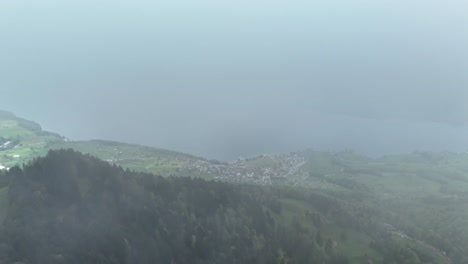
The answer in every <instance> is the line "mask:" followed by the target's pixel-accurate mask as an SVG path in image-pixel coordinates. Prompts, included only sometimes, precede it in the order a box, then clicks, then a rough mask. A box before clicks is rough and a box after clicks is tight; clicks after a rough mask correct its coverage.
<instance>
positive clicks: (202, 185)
mask: <svg viewBox="0 0 468 264" xmlns="http://www.w3.org/2000/svg"><path fill="white" fill-rule="evenodd" d="M4 177H7V178H9V179H10V184H9V189H8V192H7V199H8V202H7V204H8V208H5V209H4V212H6V214H5V215H4V216H3V217H4V219H5V220H4V225H3V228H1V229H0V232H1V233H0V262H2V263H14V262H18V261H21V262H23V263H416V264H417V263H448V261H446V260H445V259H444V258H442V257H440V256H438V255H437V254H434V253H432V252H431V251H430V250H427V249H426V248H425V245H421V244H420V243H419V242H417V241H410V240H402V239H401V238H399V237H398V236H395V235H393V233H392V232H390V231H389V230H388V227H385V226H384V225H382V224H380V223H379V221H376V220H375V219H374V218H373V217H372V216H373V215H375V216H377V215H378V214H379V212H376V211H375V209H373V208H372V207H365V206H363V205H359V204H353V203H349V202H347V201H346V200H345V199H337V198H334V197H332V196H330V195H329V194H327V193H323V192H318V191H305V190H304V191H299V190H297V189H291V188H287V187H274V188H272V187H265V186H258V185H237V184H229V183H223V182H214V181H205V180H202V179H196V178H195V179H194V178H186V177H170V178H163V177H159V176H154V175H151V174H146V173H136V172H130V171H128V170H127V171H125V170H123V169H121V168H119V167H116V166H113V165H110V164H108V163H106V162H104V161H101V160H98V159H96V158H94V157H92V156H89V155H83V154H80V153H78V152H75V151H73V150H60V151H50V152H49V153H48V155H47V156H46V157H44V158H39V159H36V160H35V161H34V162H32V163H31V164H30V165H27V166H25V167H24V168H23V169H20V168H18V167H13V168H11V169H10V170H9V171H8V172H7V174H6V175H4Z"/></svg>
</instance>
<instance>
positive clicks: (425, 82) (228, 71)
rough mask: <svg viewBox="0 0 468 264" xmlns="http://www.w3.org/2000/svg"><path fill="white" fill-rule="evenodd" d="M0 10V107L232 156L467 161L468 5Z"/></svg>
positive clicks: (87, 133) (23, 5)
mask: <svg viewBox="0 0 468 264" xmlns="http://www.w3.org/2000/svg"><path fill="white" fill-rule="evenodd" d="M182 2H183V4H181V3H176V2H174V1H157V2H150V1H143V0H139V1H131V2H130V1H80V2H79V3H64V2H60V1H50V0H47V1H37V2H33V3H31V2H29V1H22V0H17V1H8V2H7V1H3V2H2V3H0V33H1V36H0V38H1V39H0V40H1V41H0V98H1V103H0V109H3V110H7V111H12V112H14V113H16V114H17V115H18V116H22V117H24V118H28V119H31V120H34V121H36V122H38V123H40V124H41V125H42V126H43V128H44V129H45V130H48V131H52V132H57V133H60V134H61V135H64V136H66V137H69V138H70V139H74V140H88V139H96V138H99V139H109V140H117V141H123V142H130V143H137V144H144V145H151V146H155V147H160V148H167V149H172V150H178V151H183V152H188V153H191V154H195V155H200V156H203V157H207V158H216V159H223V160H227V159H233V158H236V157H239V156H252V155H257V154H262V153H272V152H284V151H294V150H298V149H304V148H313V149H319V150H330V151H339V150H354V151H356V152H358V153H362V154H366V155H383V154H392V153H401V152H410V151H414V150H433V151H440V150H448V151H465V150H467V149H468V128H467V125H468V114H467V113H468V109H467V108H468V102H467V101H468V90H467V89H466V87H468V86H467V85H468V76H467V75H466V72H468V52H467V49H466V47H468V31H467V30H466V28H467V27H468V16H466V14H465V13H466V12H465V10H468V4H466V3H464V2H462V1H459V2H440V1H421V0H418V1H392V2H388V1H338V0H336V1H312V2H311V1H300V0H293V1H262V0H254V1H209V0H204V1H193V0H186V1H182Z"/></svg>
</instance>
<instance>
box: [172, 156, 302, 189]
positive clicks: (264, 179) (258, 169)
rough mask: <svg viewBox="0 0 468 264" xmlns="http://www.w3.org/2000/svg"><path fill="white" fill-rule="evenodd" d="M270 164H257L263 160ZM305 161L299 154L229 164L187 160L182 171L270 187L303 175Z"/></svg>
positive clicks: (241, 160)
mask: <svg viewBox="0 0 468 264" xmlns="http://www.w3.org/2000/svg"><path fill="white" fill-rule="evenodd" d="M265 158H266V159H271V160H269V162H265V164H263V163H262V162H257V161H258V160H261V159H265ZM304 164H305V159H304V157H302V156H301V155H299V154H296V153H289V154H281V155H271V156H260V157H256V158H251V159H244V158H239V159H237V160H236V161H233V162H230V163H227V164H216V163H212V162H209V161H204V160H187V161H186V162H185V163H184V165H183V166H182V168H181V169H182V170H184V171H188V172H191V173H196V174H200V175H211V176H213V178H214V179H218V180H225V181H233V182H247V183H255V184H262V185H269V184H271V182H272V179H274V178H279V177H289V176H292V175H297V174H299V173H301V167H302V165H304Z"/></svg>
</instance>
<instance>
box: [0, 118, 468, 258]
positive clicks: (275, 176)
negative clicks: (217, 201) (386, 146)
mask: <svg viewBox="0 0 468 264" xmlns="http://www.w3.org/2000/svg"><path fill="white" fill-rule="evenodd" d="M0 136H1V139H2V144H1V146H3V148H2V149H0V166H2V167H3V172H6V168H10V167H13V166H15V165H22V164H28V163H29V162H31V161H32V160H33V159H34V157H39V156H44V155H46V153H47V151H49V150H51V149H68V148H72V149H74V150H77V151H80V152H82V153H88V154H91V155H93V156H95V157H98V158H99V159H101V160H104V161H106V162H109V163H110V164H113V165H117V166H121V167H122V168H123V169H130V171H137V172H142V173H153V174H156V175H162V176H166V177H167V176H170V175H174V176H190V177H195V178H203V179H213V180H216V181H222V182H229V183H236V184H245V183H253V184H256V185H262V186H267V187H264V188H274V189H275V188H279V189H281V190H283V191H282V194H283V195H284V192H285V191H284V190H288V191H287V193H289V192H291V193H292V194H291V195H292V197H284V196H278V197H276V198H275V199H277V200H278V201H280V204H281V205H282V208H283V213H284V215H283V216H282V219H283V220H281V221H282V222H284V221H286V222H289V221H291V219H290V217H292V216H291V215H289V213H291V214H292V215H296V216H297V217H299V218H301V217H302V216H301V215H303V214H304V212H307V211H310V212H312V211H315V210H316V209H317V208H316V207H314V206H313V205H311V201H310V199H309V198H310V197H315V195H319V197H328V198H330V199H332V200H333V201H334V202H336V203H338V204H339V205H340V210H339V212H338V213H337V212H333V213H332V214H330V215H328V213H329V212H328V211H327V213H324V212H320V213H321V215H322V216H323V219H326V221H325V222H327V223H329V225H325V226H326V227H324V228H323V229H322V230H321V234H326V235H327V237H329V238H330V239H331V240H332V241H335V242H336V241H341V240H342V238H343V237H345V238H346V239H344V240H346V242H342V243H338V242H337V247H336V249H337V252H339V253H340V254H343V255H345V256H347V257H350V256H354V257H350V258H349V260H350V261H351V263H360V262H359V261H358V260H357V259H361V258H360V257H362V255H363V254H364V255H365V254H367V256H368V257H370V258H372V257H371V256H373V258H372V259H374V261H375V262H374V263H381V262H379V261H383V260H384V259H385V254H395V253H394V252H393V253H391V252H392V251H389V252H387V251H385V250H396V249H397V248H399V247H404V248H406V247H409V249H410V250H411V251H412V252H413V253H415V254H416V256H417V257H418V259H419V260H420V261H421V263H429V261H428V260H429V259H430V260H431V261H432V263H461V264H464V263H468V254H467V253H466V252H468V228H466V227H467V226H468V212H467V211H466V208H465V205H466V203H467V202H468V154H466V153H450V152H444V153H442V152H441V153H430V152H415V153H411V154H404V155H392V156H384V157H381V158H368V157H364V156H360V155H357V154H355V153H352V152H336V153H332V152H318V151H312V150H307V151H298V152H294V153H284V154H269V155H262V156H258V157H251V158H240V159H238V160H235V161H232V162H219V161H209V160H206V159H203V158H199V157H195V156H192V155H188V154H183V153H179V152H174V151H169V150H161V149H157V148H152V147H145V146H139V145H132V144H125V143H119V142H110V141H103V140H93V141H79V142H77V141H69V140H67V139H66V138H64V137H61V136H59V135H56V134H53V133H49V132H44V131H42V129H41V128H40V126H39V125H38V124H36V123H34V122H31V121H27V120H24V119H21V118H18V117H16V116H14V115H12V114H9V113H2V114H1V115H0ZM7 142H9V143H8V144H6V143H7ZM1 173H2V169H0V219H2V218H4V217H6V214H7V209H6V208H7V207H8V204H9V203H8V202H7V201H6V200H7V198H6V197H7V194H8V190H9V182H10V181H11V179H10V177H11V175H10V174H8V173H7V175H6V176H1ZM8 175H10V176H8ZM85 186H87V185H85ZM233 188H234V187H233ZM252 188H253V187H252ZM262 190H265V189H262ZM274 195H278V194H277V193H275V194H274ZM298 197H299V198H298ZM301 197H302V198H301ZM304 197H306V198H304ZM328 198H327V199H328ZM319 199H322V198H319ZM312 204H313V203H312ZM311 206H312V207H313V208H311ZM314 208H315V209H314ZM322 209H323V208H322ZM288 212H289V213H288ZM288 215H289V216H288ZM342 218H344V219H348V218H350V219H352V220H349V221H351V222H354V223H355V224H353V225H352V226H348V225H347V224H346V223H345V222H346V221H343V220H341V219H342ZM287 219H290V220H287ZM296 220H297V219H296ZM296 220H295V221H296ZM305 225H307V224H305ZM315 231H317V230H315ZM343 234H344V235H343ZM382 237H385V241H382ZM388 241H393V242H395V243H396V245H393V244H392V245H393V246H389V248H386V249H384V248H383V245H386V246H387V244H386V243H387V242H388ZM393 242H391V243H393ZM388 243H390V242H388ZM376 248H377V249H378V250H377V249H376ZM383 263H385V262H383ZM397 263H400V262H397ZM415 263H418V262H415Z"/></svg>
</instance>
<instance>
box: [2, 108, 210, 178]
mask: <svg viewBox="0 0 468 264" xmlns="http://www.w3.org/2000/svg"><path fill="white" fill-rule="evenodd" d="M62 148H73V149H76V150H78V151H81V152H83V153H89V154H92V155H94V156H96V157H99V158H101V159H103V160H106V161H108V162H111V163H114V164H117V165H119V166H122V167H124V168H129V169H131V170H138V171H143V172H150V173H156V174H158V175H164V176H169V175H179V176H198V177H210V175H205V174H203V173H197V174H196V175H193V173H191V172H190V171H188V170H184V169H183V168H184V165H185V164H189V163H196V162H204V161H205V160H204V159H202V158H199V157H195V156H192V155H189V154H184V153H180V152H175V151H170V150H164V149H158V148H152V147H146V146H140V145H134V144H126V143H120V142H112V141H105V140H92V141H70V140H69V139H67V138H65V137H63V136H60V135H58V134H54V133H50V132H46V131H43V130H42V128H41V126H40V125H39V124H37V123H35V122H33V121H28V120H25V119H22V118H19V117H17V116H15V115H14V114H12V113H9V112H5V111H0V170H1V169H7V168H10V167H13V166H15V165H18V164H23V163H27V162H28V161H31V160H32V159H33V158H34V157H38V156H43V155H45V154H46V153H47V151H48V150H50V149H62Z"/></svg>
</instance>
